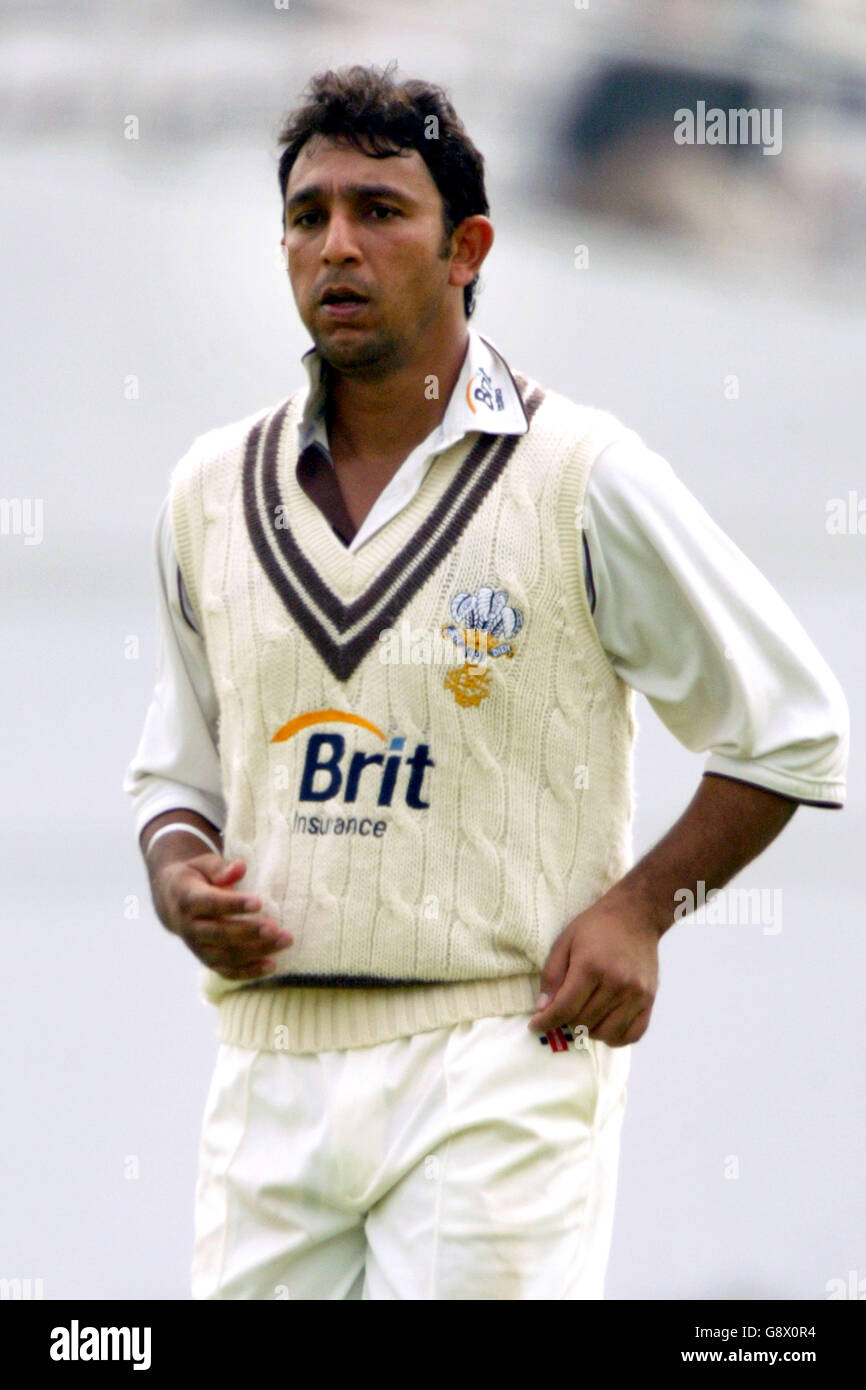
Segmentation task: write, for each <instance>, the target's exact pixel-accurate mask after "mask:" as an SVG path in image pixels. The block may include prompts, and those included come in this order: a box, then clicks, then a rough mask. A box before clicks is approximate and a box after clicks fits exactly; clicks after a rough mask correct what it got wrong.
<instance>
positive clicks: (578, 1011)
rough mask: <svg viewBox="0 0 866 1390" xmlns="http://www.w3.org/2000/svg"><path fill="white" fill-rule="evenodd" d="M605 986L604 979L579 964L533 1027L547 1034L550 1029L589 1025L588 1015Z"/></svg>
mask: <svg viewBox="0 0 866 1390" xmlns="http://www.w3.org/2000/svg"><path fill="white" fill-rule="evenodd" d="M603 988H604V985H603V982H602V980H601V979H600V977H599V976H598V975H596V974H593V973H590V972H588V971H587V970H586V968H585V967H583V966H581V965H579V964H578V963H577V962H575V965H574V967H573V969H572V971H571V972H570V973H569V974H568V975H566V977H565V979H564V980H563V982H562V984H561V985H560V987H559V989H558V990H557V992H556V994H555V995H554V996H553V997H552V999H551V1000H550V1003H549V1004H546V1005H545V1007H544V1008H543V1009H541V1010H539V1011H537V1012H536V1013H535V1014H534V1015H533V1017H532V1019H531V1020H530V1027H532V1028H535V1029H537V1030H539V1031H540V1032H542V1033H546V1032H547V1030H548V1029H549V1028H561V1027H562V1026H563V1024H566V1023H585V1022H586V1019H585V1018H584V1013H585V1012H586V1009H587V1007H588V1006H590V1005H591V1004H593V1003H594V1002H595V996H596V994H597V993H598V992H599V990H601V989H603Z"/></svg>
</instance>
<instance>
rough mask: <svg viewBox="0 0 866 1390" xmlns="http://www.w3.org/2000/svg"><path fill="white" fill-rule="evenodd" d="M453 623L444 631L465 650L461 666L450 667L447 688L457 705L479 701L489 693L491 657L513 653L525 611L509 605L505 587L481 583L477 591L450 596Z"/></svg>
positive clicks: (448, 624) (478, 702)
mask: <svg viewBox="0 0 866 1390" xmlns="http://www.w3.org/2000/svg"><path fill="white" fill-rule="evenodd" d="M451 616H452V618H453V619H454V622H453V623H446V624H445V625H444V626H443V627H442V628H441V632H442V635H443V637H450V638H451V640H452V642H454V644H455V645H456V646H458V647H460V648H461V650H462V651H463V653H464V655H465V657H466V660H465V662H464V663H463V665H462V666H458V667H456V668H455V669H454V670H452V671H449V672H448V675H447V676H446V677H445V689H446V690H450V691H451V692H452V694H453V695H454V699H455V700H456V701H457V703H458V705H480V703H481V701H482V700H484V699H485V698H486V697H487V696H488V695H489V694H490V668H489V666H488V665H487V658H488V657H498V656H507V657H508V658H509V660H510V659H511V657H513V656H514V649H513V647H512V645H511V641H510V639H511V638H512V637H513V636H514V635H515V633H517V632H519V631H520V629H521V628H522V627H523V615H522V614H521V613H520V612H519V611H518V609H516V608H511V607H509V605H508V594H507V592H506V590H505V589H496V590H494V589H491V588H489V587H488V586H487V585H482V587H481V588H480V589H478V590H477V591H476V592H475V593H474V594H457V595H456V597H455V598H453V599H452V600H451Z"/></svg>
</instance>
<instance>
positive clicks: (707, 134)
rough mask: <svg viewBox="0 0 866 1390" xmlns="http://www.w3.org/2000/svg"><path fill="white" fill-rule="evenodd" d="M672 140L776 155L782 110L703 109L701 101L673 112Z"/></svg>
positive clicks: (686, 143) (748, 108) (762, 108)
mask: <svg viewBox="0 0 866 1390" xmlns="http://www.w3.org/2000/svg"><path fill="white" fill-rule="evenodd" d="M674 140H675V141H676V143H677V144H678V145H760V146H761V147H762V150H761V152H762V154H779V153H780V152H781V149H782V108H781V107H780V106H773V107H770V106H760V107H758V106H750V107H743V106H740V107H734V108H732V109H731V110H729V111H725V110H723V109H722V107H720V106H711V107H710V108H709V110H708V109H707V103H706V102H705V101H699V102H697V103H696V106H695V109H694V111H692V110H691V109H690V107H688V106H681V107H680V108H679V110H677V111H675V112H674Z"/></svg>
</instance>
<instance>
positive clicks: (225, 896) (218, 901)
mask: <svg viewBox="0 0 866 1390" xmlns="http://www.w3.org/2000/svg"><path fill="white" fill-rule="evenodd" d="M175 902H176V904H177V907H178V910H179V911H180V912H181V913H183V914H184V915H185V916H186V917H190V918H193V917H243V916H245V915H247V914H249V913H257V912H259V911H260V910H261V906H262V904H261V899H260V898H255V897H250V896H249V895H248V894H246V893H232V892H229V890H228V889H225V888H219V887H218V886H216V885H214V886H211V885H210V884H209V883H204V882H201V881H200V880H196V879H190V880H189V882H186V883H181V884H179V885H178V887H177V890H176V894H175Z"/></svg>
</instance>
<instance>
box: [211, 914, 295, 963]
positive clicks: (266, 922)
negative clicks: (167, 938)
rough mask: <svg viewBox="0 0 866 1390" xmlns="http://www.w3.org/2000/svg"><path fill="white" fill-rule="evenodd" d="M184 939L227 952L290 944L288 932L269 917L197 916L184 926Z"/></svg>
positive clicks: (270, 948) (266, 949)
mask: <svg viewBox="0 0 866 1390" xmlns="http://www.w3.org/2000/svg"><path fill="white" fill-rule="evenodd" d="M185 931H186V934H187V936H188V937H189V938H190V939H191V940H192V941H195V943H196V945H198V946H215V947H218V948H219V949H223V948H225V949H229V950H238V949H241V950H255V951H258V953H259V954H260V955H261V953H262V952H263V951H270V950H273V949H274V948H275V947H279V948H282V947H283V946H290V945H291V944H292V940H293V938H292V934H291V932H287V931H284V930H283V929H282V928H281V927H280V926H279V925H278V923H276V922H272V921H270V919H269V918H262V917H253V918H250V919H246V918H231V917H230V918H226V917H221V918H218V919H215V918H211V917H196V918H193V920H192V921H190V922H187V923H186V926H185Z"/></svg>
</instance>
